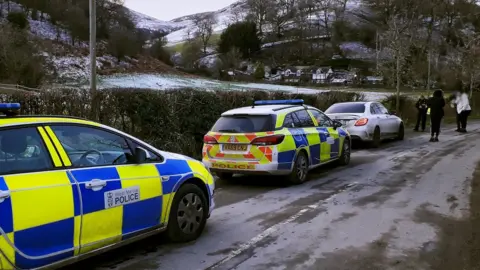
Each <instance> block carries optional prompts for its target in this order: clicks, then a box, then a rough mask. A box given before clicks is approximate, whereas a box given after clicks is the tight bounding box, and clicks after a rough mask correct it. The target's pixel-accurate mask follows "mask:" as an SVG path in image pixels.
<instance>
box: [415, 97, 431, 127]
mask: <svg viewBox="0 0 480 270" xmlns="http://www.w3.org/2000/svg"><path fill="white" fill-rule="evenodd" d="M415 107H416V108H417V124H416V125H415V128H414V129H413V130H414V131H418V128H419V127H420V123H421V124H422V131H425V124H426V123H425V122H426V121H427V109H428V108H427V99H426V98H425V96H424V95H422V96H420V98H419V99H418V100H417V103H416V104H415Z"/></svg>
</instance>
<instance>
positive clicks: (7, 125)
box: [0, 103, 214, 270]
mask: <svg viewBox="0 0 480 270" xmlns="http://www.w3.org/2000/svg"><path fill="white" fill-rule="evenodd" d="M19 109H20V104H17V103H14V104H0V112H2V113H3V114H5V116H0V269H3V270H6V269H17V268H19V269H32V268H35V269H38V268H45V267H48V268H49V269H50V267H53V268H56V267H59V266H63V265H65V264H69V263H72V262H75V261H77V260H80V259H83V258H85V257H87V256H90V255H95V254H96V253H98V252H103V251H105V250H108V249H111V248H115V247H118V246H121V245H124V244H128V243H130V242H132V241H136V240H138V239H140V238H144V237H147V236H149V235H152V234H155V233H158V232H162V231H166V234H167V236H168V237H169V238H170V239H171V240H173V241H177V242H187V241H191V240H194V239H196V238H197V237H199V236H200V234H201V233H202V231H203V229H204V227H205V223H206V220H207V218H208V217H209V216H210V213H211V211H212V209H213V208H214V201H213V192H214V181H213V177H212V175H211V174H210V172H209V170H208V169H207V168H206V167H205V166H204V165H203V164H202V163H201V162H199V161H196V160H194V159H191V158H188V157H185V156H182V155H178V154H174V153H168V152H164V151H160V150H158V149H156V148H154V147H153V146H150V145H148V144H147V143H145V142H143V141H141V140H139V139H137V138H134V137H132V136H130V135H128V134H125V133H123V132H120V131H118V130H116V129H113V128H111V127H107V126H104V125H101V124H98V123H95V122H91V121H87V120H83V119H79V118H73V117H57V116H17V115H16V112H17V111H18V110H19Z"/></svg>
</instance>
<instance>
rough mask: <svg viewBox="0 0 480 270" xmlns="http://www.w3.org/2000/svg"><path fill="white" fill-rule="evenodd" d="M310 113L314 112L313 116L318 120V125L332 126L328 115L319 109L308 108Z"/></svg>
mask: <svg viewBox="0 0 480 270" xmlns="http://www.w3.org/2000/svg"><path fill="white" fill-rule="evenodd" d="M308 111H309V112H310V113H312V115H313V117H314V118H315V119H316V120H317V123H318V126H320V127H330V126H332V121H331V120H330V118H328V116H326V115H325V114H323V113H321V112H319V111H317V110H311V109H310V110H308Z"/></svg>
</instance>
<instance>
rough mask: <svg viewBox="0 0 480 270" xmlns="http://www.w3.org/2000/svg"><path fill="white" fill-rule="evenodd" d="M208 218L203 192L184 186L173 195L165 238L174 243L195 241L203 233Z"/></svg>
mask: <svg viewBox="0 0 480 270" xmlns="http://www.w3.org/2000/svg"><path fill="white" fill-rule="evenodd" d="M207 217H208V202H207V198H206V196H205V194H204V193H203V191H202V190H201V189H200V188H199V187H198V186H196V185H194V184H189V183H187V184H184V185H183V186H181V187H180V189H179V190H178V191H177V192H176V193H175V197H173V202H172V206H171V208H170V215H169V219H168V226H167V231H166V234H167V237H168V239H169V240H170V241H172V242H175V243H186V242H190V241H193V240H196V239H197V238H198V237H199V236H200V235H201V234H202V232H203V229H204V228H205V224H206V223H207Z"/></svg>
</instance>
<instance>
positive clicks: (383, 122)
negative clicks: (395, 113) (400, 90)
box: [371, 102, 388, 137]
mask: <svg viewBox="0 0 480 270" xmlns="http://www.w3.org/2000/svg"><path fill="white" fill-rule="evenodd" d="M371 106H372V108H373V111H374V113H375V114H374V116H373V117H374V118H375V119H376V120H377V124H376V125H378V126H379V127H380V135H381V136H382V137H385V135H386V134H388V119H387V115H385V114H384V113H383V112H382V110H381V108H380V107H379V106H378V103H376V102H375V103H372V104H371ZM376 125H374V126H372V127H371V128H372V130H371V132H372V133H373V128H375V126H376Z"/></svg>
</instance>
